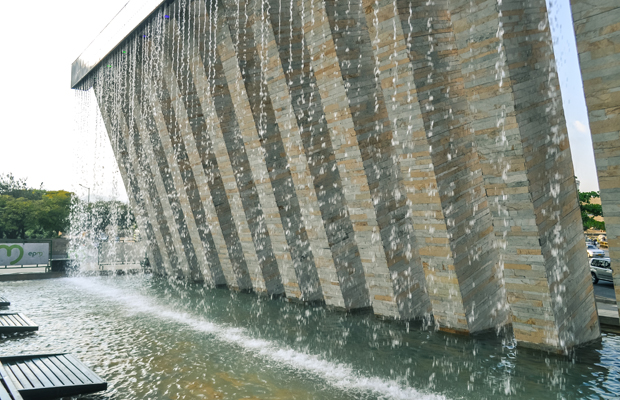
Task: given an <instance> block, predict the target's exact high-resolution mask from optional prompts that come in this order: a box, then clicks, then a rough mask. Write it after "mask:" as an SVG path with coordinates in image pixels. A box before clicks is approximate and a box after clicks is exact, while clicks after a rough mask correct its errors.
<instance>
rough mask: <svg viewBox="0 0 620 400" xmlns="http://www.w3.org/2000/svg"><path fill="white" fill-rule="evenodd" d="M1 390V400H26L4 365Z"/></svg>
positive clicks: (0, 367)
mask: <svg viewBox="0 0 620 400" xmlns="http://www.w3.org/2000/svg"><path fill="white" fill-rule="evenodd" d="M0 389H1V391H0V393H2V395H0V398H2V400H5V399H6V400H24V399H23V398H22V396H21V394H20V393H19V392H18V391H17V387H15V384H14V383H13V381H12V379H11V377H10V376H9V374H8V373H7V372H6V369H5V368H4V366H3V365H2V363H0ZM2 396H5V397H2Z"/></svg>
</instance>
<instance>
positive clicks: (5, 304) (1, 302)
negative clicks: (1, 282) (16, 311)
mask: <svg viewBox="0 0 620 400" xmlns="http://www.w3.org/2000/svg"><path fill="white" fill-rule="evenodd" d="M10 305H11V302H10V301H8V300H7V299H5V298H4V297H2V296H0V307H8V306H10Z"/></svg>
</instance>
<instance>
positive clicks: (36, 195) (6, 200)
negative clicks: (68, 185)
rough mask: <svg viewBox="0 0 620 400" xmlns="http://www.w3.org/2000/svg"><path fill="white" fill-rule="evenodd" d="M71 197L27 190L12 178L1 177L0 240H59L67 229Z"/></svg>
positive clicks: (60, 193) (22, 180) (61, 191)
mask: <svg viewBox="0 0 620 400" xmlns="http://www.w3.org/2000/svg"><path fill="white" fill-rule="evenodd" d="M72 196H73V193H70V192H67V191H64V190H59V191H46V190H43V189H41V188H39V189H34V188H30V187H28V184H27V182H26V180H25V179H17V178H15V176H13V174H3V175H0V239H37V238H54V237H58V236H59V235H60V234H61V233H62V232H64V231H65V230H66V229H67V227H68V224H69V214H70V212H71V201H72Z"/></svg>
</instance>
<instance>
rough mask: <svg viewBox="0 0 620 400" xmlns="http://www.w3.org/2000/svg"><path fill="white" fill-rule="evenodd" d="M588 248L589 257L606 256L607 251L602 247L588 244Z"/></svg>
mask: <svg viewBox="0 0 620 400" xmlns="http://www.w3.org/2000/svg"><path fill="white" fill-rule="evenodd" d="M587 250H588V257H589V258H593V257H605V252H604V251H603V250H601V249H599V248H598V247H596V246H594V245H591V244H589V245H588V246H587Z"/></svg>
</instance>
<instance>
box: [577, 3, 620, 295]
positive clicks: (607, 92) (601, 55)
mask: <svg viewBox="0 0 620 400" xmlns="http://www.w3.org/2000/svg"><path fill="white" fill-rule="evenodd" d="M571 6H572V11H573V20H574V23H575V34H576V36H577V49H578V52H579V63H580V65H581V75H582V78H583V86H584V90H585V95H586V104H587V106H588V117H589V118H590V132H591V134H592V144H593V145H594V157H595V159H596V169H597V172H598V182H599V187H600V193H601V203H602V205H603V214H604V215H605V226H606V229H607V240H608V243H609V255H610V257H611V266H612V269H613V277H614V287H615V288H616V300H619V301H620V63H619V61H620V3H619V2H618V1H615V0H597V1H592V0H572V1H571Z"/></svg>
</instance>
